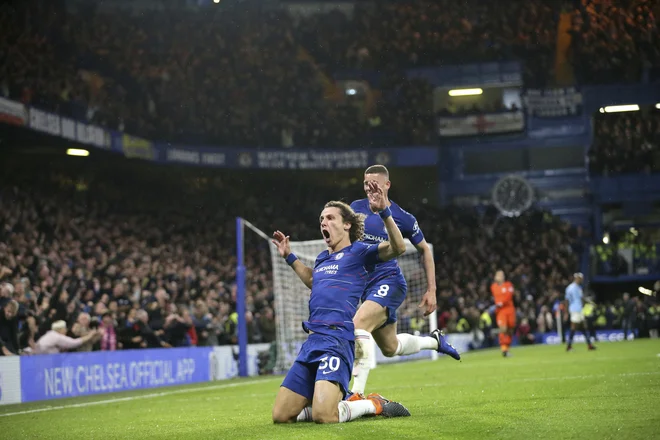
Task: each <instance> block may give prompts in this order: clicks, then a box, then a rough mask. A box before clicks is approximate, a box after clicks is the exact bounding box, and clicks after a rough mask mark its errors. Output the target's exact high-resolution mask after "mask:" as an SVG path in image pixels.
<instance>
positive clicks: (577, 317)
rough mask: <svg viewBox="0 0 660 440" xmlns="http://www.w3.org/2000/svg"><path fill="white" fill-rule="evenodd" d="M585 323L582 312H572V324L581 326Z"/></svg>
mask: <svg viewBox="0 0 660 440" xmlns="http://www.w3.org/2000/svg"><path fill="white" fill-rule="evenodd" d="M583 321H584V315H583V314H582V312H571V323H573V324H580V323H582V322H583Z"/></svg>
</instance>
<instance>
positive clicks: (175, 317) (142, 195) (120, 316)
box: [0, 158, 645, 350]
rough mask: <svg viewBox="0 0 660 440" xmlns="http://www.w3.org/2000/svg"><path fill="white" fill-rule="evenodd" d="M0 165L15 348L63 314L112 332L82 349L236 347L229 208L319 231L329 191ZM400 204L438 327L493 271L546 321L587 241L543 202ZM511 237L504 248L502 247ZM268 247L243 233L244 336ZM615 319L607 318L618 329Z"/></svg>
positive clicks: (260, 323)
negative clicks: (523, 210)
mask: <svg viewBox="0 0 660 440" xmlns="http://www.w3.org/2000/svg"><path fill="white" fill-rule="evenodd" d="M5 159H6V158H5ZM122 160H123V159H122ZM4 162H5V166H4V167H3V170H2V171H3V173H2V174H3V177H2V188H3V189H2V192H1V193H0V220H1V222H2V224H3V225H4V228H3V230H2V231H0V234H1V235H0V243H2V244H1V245H0V273H1V274H2V277H1V282H2V290H1V293H0V296H1V297H2V299H1V300H0V302H2V303H3V304H2V305H4V303H6V302H7V301H8V300H9V299H15V300H16V301H18V303H19V305H20V309H19V314H18V316H19V329H20V334H19V338H20V348H21V349H26V348H28V347H30V345H32V344H34V342H35V341H37V340H38V338H39V337H40V335H43V334H44V333H45V332H46V331H47V330H49V329H50V325H51V324H52V322H54V321H56V320H59V319H63V320H65V321H66V322H67V324H68V328H69V331H70V334H71V335H74V336H80V335H84V334H85V333H86V332H88V331H89V329H90V325H92V323H94V322H96V323H97V324H98V323H100V325H101V326H112V327H113V328H114V329H115V332H116V345H113V344H106V343H104V342H103V341H97V342H96V343H95V344H94V345H87V346H84V347H83V348H82V349H83V350H92V349H96V350H98V349H111V348H117V349H119V348H140V347H145V346H147V347H153V346H161V345H162V346H189V345H212V344H213V345H215V344H231V343H235V342H236V322H237V316H236V313H235V294H236V290H235V289H236V287H235V260H234V258H235V257H234V248H233V244H232V234H231V231H232V225H233V218H234V217H233V216H234V215H239V214H240V215H244V216H246V217H247V218H255V219H260V220H258V221H257V222H256V223H257V224H258V225H259V227H261V228H263V229H264V230H266V231H268V230H272V229H273V228H274V227H277V226H280V227H281V225H286V226H287V229H288V230H290V231H291V235H292V236H295V237H299V238H300V239H303V240H304V239H314V238H317V236H318V231H317V230H316V228H314V227H313V222H310V221H308V219H313V218H315V217H316V216H317V215H318V213H317V212H316V211H317V210H318V209H317V205H318V203H319V200H326V199H328V198H332V194H333V193H334V192H336V191H333V190H332V189H328V188H324V187H321V186H318V185H301V188H299V189H298V190H295V191H294V192H293V193H292V192H291V189H290V184H289V183H288V182H287V181H283V180H282V179H274V178H272V177H262V178H260V179H261V183H260V185H267V186H268V187H270V188H272V190H273V191H274V192H275V193H281V194H289V195H290V197H286V198H278V199H277V201H275V200H273V198H272V197H271V196H270V195H260V194H259V193H258V192H255V191H250V190H249V188H251V187H250V186H249V185H245V180H244V179H245V176H244V175H242V174H240V173H239V174H236V173H234V174H224V175H215V176H214V177H200V175H199V174H198V173H195V172H190V171H188V170H187V169H185V168H182V169H172V168H170V167H167V168H162V167H158V166H150V165H147V164H144V163H138V164H131V163H126V161H125V160H124V161H123V162H120V161H112V162H111V163H108V164H106V165H105V166H101V165H96V166H95V167H89V168H88V169H87V170H86V171H85V173H83V174H81V173H80V172H79V171H77V170H76V168H75V166H73V165H71V163H68V162H65V161H64V162H62V163H60V164H55V163H52V162H50V163H49V164H48V167H49V169H50V171H48V172H42V171H41V170H44V169H46V168H45V167H46V163H43V162H42V163H40V162H39V161H38V160H35V159H29V160H28V159H25V158H13V159H12V158H10V159H9V160H6V161H4ZM119 176H121V178H118V177H119ZM241 188H245V190H241ZM136 189H138V190H136ZM358 189H359V188H358ZM269 194H270V193H269ZM351 195H353V194H351ZM229 207H231V208H229ZM301 207H305V208H303V209H301ZM410 209H411V210H413V211H414V212H416V213H417V216H418V220H419V222H420V226H421V227H422V229H423V230H424V231H425V234H426V236H427V239H428V240H429V241H430V242H432V243H434V244H435V254H436V255H435V258H436V263H437V268H436V270H437V276H438V294H439V306H440V315H439V325H440V326H441V328H445V329H447V331H449V332H470V331H472V330H475V329H478V328H483V322H482V319H483V318H484V316H483V313H484V312H486V313H488V312H489V308H490V306H491V303H492V300H491V298H490V293H489V291H488V285H489V283H490V280H491V279H492V278H491V277H492V274H493V272H494V270H495V269H496V268H499V267H502V268H504V270H505V271H506V272H507V273H508V274H509V277H510V279H511V280H512V281H513V282H514V285H515V286H516V287H517V289H518V291H517V292H516V301H517V302H518V304H519V313H520V317H519V318H520V319H521V320H522V319H525V320H526V322H527V323H528V324H529V330H530V331H531V332H537V331H540V332H544V331H552V330H553V329H554V328H555V322H554V320H553V319H552V316H551V315H550V316H548V315H549V314H550V313H551V311H552V310H553V309H554V308H555V307H556V306H557V301H558V300H560V299H561V298H562V296H563V294H562V289H563V288H562V286H565V285H566V284H567V281H568V279H569V277H570V274H571V273H572V268H574V267H576V256H575V255H579V254H580V251H581V250H580V247H581V246H583V245H584V243H585V240H586V238H587V237H586V236H585V235H584V233H583V232H582V231H581V230H579V229H575V228H572V227H570V226H569V225H568V224H566V223H563V222H561V221H560V220H558V219H557V218H555V217H553V216H551V215H550V214H549V213H543V212H540V211H534V212H530V213H527V214H525V215H523V216H521V217H519V218H517V219H509V220H503V221H500V222H498V223H497V225H496V226H495V228H489V227H487V226H486V225H485V224H484V223H483V222H485V221H486V219H487V216H485V217H484V216H482V215H480V214H478V212H477V211H475V210H472V209H463V208H456V207H454V208H445V209H439V208H434V207H432V206H430V205H424V204H419V205H417V206H412V207H411V208H410ZM292 213H295V215H291V214H292ZM521 229H522V230H524V232H523V233H522V235H520V234H519V232H518V231H520V230H521ZM514 236H515V238H514ZM513 242H515V243H516V246H515V247H513V248H512V247H511V245H510V244H507V243H513ZM264 246H265V245H264V243H263V242H259V241H255V242H254V243H250V246H249V249H250V252H249V254H248V258H247V266H248V286H249V288H248V291H247V293H248V298H247V304H248V312H247V313H248V314H249V317H248V319H247V322H248V332H249V341H250V342H260V341H263V342H271V341H272V340H273V338H274V324H275V322H276V321H275V320H274V310H273V303H272V301H273V298H272V280H271V275H270V274H269V272H270V263H269V261H268V253H267V252H264V251H265V249H264ZM404 307H406V308H407V309H406V313H404V315H403V316H404V318H403V319H410V320H416V319H419V318H420V317H419V316H417V315H418V314H419V311H418V310H417V308H416V304H408V303H407V304H405V305H404ZM612 307H614V308H612ZM610 309H611V313H610V312H607V310H610ZM599 310H601V309H599ZM602 310H603V313H605V315H604V316H606V317H608V316H610V315H611V314H612V313H615V311H616V310H618V309H617V308H616V306H615V305H612V306H610V305H609V304H603V308H602ZM640 310H642V311H643V310H645V309H644V308H643V307H642V308H641V309H640ZM142 311H145V312H146V313H144V312H142ZM608 313H609V314H608ZM106 314H108V317H110V318H111V319H110V320H108V321H107V322H106V321H105V320H104V319H103V318H104V316H105V315H106ZM141 315H144V317H145V319H144V322H142V321H141V320H140V316H141ZM599 316H600V315H599ZM616 316H617V315H616V313H615V314H614V315H612V316H610V317H609V318H607V319H608V320H607V321H606V324H605V325H616V323H617V321H616ZM90 318H91V319H90ZM104 323H105V324H104ZM411 328H416V327H415V325H411ZM419 330H424V329H423V328H420V329H419Z"/></svg>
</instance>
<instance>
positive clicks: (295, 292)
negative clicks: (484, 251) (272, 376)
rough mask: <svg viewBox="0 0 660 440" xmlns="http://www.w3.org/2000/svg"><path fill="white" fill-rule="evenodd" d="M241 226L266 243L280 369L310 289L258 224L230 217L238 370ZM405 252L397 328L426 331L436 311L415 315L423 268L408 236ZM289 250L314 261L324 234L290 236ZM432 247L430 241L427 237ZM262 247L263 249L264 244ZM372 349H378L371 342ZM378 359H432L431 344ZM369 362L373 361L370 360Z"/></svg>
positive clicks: (297, 343)
mask: <svg viewBox="0 0 660 440" xmlns="http://www.w3.org/2000/svg"><path fill="white" fill-rule="evenodd" d="M244 227H247V228H248V229H249V230H251V231H252V232H254V233H255V234H256V235H257V236H259V237H261V238H262V239H264V240H266V242H267V243H268V246H269V249H270V257H271V264H272V271H273V296H274V309H275V314H276V321H275V322H276V329H275V334H276V343H277V359H276V363H275V372H276V373H283V372H286V371H287V370H288V369H289V367H291V364H293V362H294V360H295V358H296V356H297V354H298V351H299V350H300V347H301V346H302V344H303V342H305V340H306V339H307V334H306V333H305V332H304V331H303V329H302V326H301V323H302V321H304V320H306V319H307V318H308V317H309V294H310V290H309V289H308V288H307V287H305V286H304V285H303V283H301V282H300V280H299V279H298V276H297V275H296V274H295V272H294V271H293V270H291V268H290V267H289V265H288V264H287V263H286V261H284V259H283V258H281V257H280V255H279V253H278V251H277V248H276V247H275V246H274V245H273V244H272V243H271V238H270V237H269V236H268V235H267V234H265V233H264V232H263V231H261V230H259V229H258V228H257V227H255V226H254V225H253V224H252V223H250V222H249V221H247V220H245V219H242V218H240V217H238V218H237V219H236V241H237V243H236V245H237V257H238V258H237V265H238V267H237V270H236V283H237V286H236V287H237V291H236V312H237V314H238V345H239V355H238V357H239V375H240V376H246V375H247V358H248V357H247V333H246V329H247V325H246V323H245V292H246V279H245V274H246V269H245V265H244V253H243V251H244V241H245V238H246V237H245V234H244ZM405 242H406V252H405V253H404V254H403V255H401V256H400V257H398V258H397V261H398V262H399V266H400V267H401V270H402V272H403V276H404V277H405V279H406V283H407V284H408V295H407V298H406V300H405V301H404V303H403V304H402V305H401V307H400V308H399V310H398V312H397V332H399V333H410V334H430V333H431V332H432V331H433V330H435V329H436V328H437V327H438V322H437V312H434V313H432V314H431V315H429V316H428V318H424V317H423V315H420V313H421V311H420V310H419V309H418V308H417V304H419V302H420V301H421V298H422V296H423V295H424V293H425V292H426V273H425V272H424V267H423V265H422V262H421V259H420V256H419V253H418V252H417V249H416V248H415V246H413V244H412V243H411V242H410V240H408V239H406V240H405ZM290 245H291V251H292V252H294V253H295V254H296V256H297V257H298V259H299V260H301V261H302V262H303V263H305V264H306V265H307V266H310V267H314V262H315V261H316V257H317V255H318V254H320V253H321V252H323V251H324V250H326V249H327V245H326V244H325V241H324V240H320V239H319V240H309V241H291V242H290ZM429 248H431V252H433V246H432V245H431V243H429ZM264 252H265V249H264ZM374 350H375V353H378V354H380V350H378V349H377V348H374ZM377 357H380V358H381V361H382V362H397V361H402V360H413V359H433V360H435V359H437V358H438V353H437V352H436V351H435V350H424V351H421V352H420V353H418V354H415V355H411V356H402V357H399V356H395V357H393V358H387V359H386V360H385V359H383V356H378V355H377V356H374V358H377ZM374 362H375V359H374ZM372 366H373V367H375V366H376V365H375V363H374V364H372Z"/></svg>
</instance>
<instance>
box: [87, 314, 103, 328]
mask: <svg viewBox="0 0 660 440" xmlns="http://www.w3.org/2000/svg"><path fill="white" fill-rule="evenodd" d="M100 324H101V322H100V321H99V318H97V317H94V318H92V319H90V320H89V328H90V329H91V330H96V329H97V328H99V325H100Z"/></svg>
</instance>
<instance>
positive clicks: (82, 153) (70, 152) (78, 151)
mask: <svg viewBox="0 0 660 440" xmlns="http://www.w3.org/2000/svg"><path fill="white" fill-rule="evenodd" d="M66 154H67V156H79V157H87V156H89V151H87V150H83V149H82V148H69V149H67V150H66Z"/></svg>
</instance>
